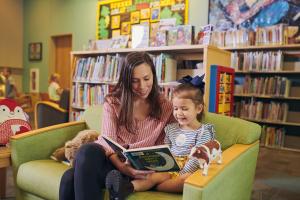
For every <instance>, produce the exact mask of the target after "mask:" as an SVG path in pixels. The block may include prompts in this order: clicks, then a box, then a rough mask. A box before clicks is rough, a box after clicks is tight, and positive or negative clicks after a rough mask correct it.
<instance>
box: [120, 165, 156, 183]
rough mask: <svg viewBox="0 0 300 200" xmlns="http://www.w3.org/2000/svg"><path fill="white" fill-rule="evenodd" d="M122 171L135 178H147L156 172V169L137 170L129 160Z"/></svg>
mask: <svg viewBox="0 0 300 200" xmlns="http://www.w3.org/2000/svg"><path fill="white" fill-rule="evenodd" d="M120 171H121V172H122V173H123V174H125V175H127V176H130V177H132V178H134V179H146V178H147V175H148V174H152V173H154V171H149V170H136V169H134V168H133V167H132V166H131V165H130V164H129V163H128V162H126V163H125V164H124V167H122V169H120Z"/></svg>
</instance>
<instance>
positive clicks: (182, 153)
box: [106, 76, 215, 199]
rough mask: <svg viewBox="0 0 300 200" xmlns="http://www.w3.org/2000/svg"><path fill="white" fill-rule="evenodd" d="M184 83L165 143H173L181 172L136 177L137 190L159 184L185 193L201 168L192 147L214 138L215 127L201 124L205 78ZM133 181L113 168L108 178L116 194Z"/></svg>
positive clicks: (175, 100) (175, 97) (177, 93)
mask: <svg viewBox="0 0 300 200" xmlns="http://www.w3.org/2000/svg"><path fill="white" fill-rule="evenodd" d="M182 82H183V83H182V84H180V85H179V86H177V87H176V88H175V90H174V93H173V99H172V103H173V115H174V117H175V119H176V120H177V122H176V123H171V124H168V125H167V126H166V127H165V132H166V137H165V143H167V144H169V145H170V149H171V152H172V153H173V155H174V156H175V157H176V160H177V162H178V164H179V165H180V167H181V168H182V169H181V171H180V172H179V173H153V174H148V175H147V177H146V178H145V179H143V180H142V179H135V180H132V181H131V184H132V186H133V189H134V191H146V190H148V189H150V188H152V187H154V186H156V189H157V190H159V191H164V192H182V191H183V185H184V181H185V179H186V178H187V177H188V176H189V175H191V174H192V173H193V172H195V171H196V170H197V169H199V164H198V161H197V160H196V159H189V160H188V155H189V153H190V151H191V149H192V147H194V146H200V145H201V144H204V143H206V142H208V141H210V140H212V139H214V135H215V130H214V128H213V126H212V125H211V124H204V123H201V119H202V117H203V107H204V103H203V88H204V82H203V77H198V76H197V77H195V78H193V79H192V78H191V77H185V78H184V79H183V80H182ZM131 184H128V181H124V177H122V175H121V174H120V173H119V172H118V171H114V170H113V171H111V172H110V173H109V174H108V176H107V177H106V185H107V187H108V189H110V192H113V193H124V192H123V191H124V190H126V188H128V187H129V185H131ZM132 186H131V187H132ZM123 198H124V199H125V197H123ZM121 199H122V198H121Z"/></svg>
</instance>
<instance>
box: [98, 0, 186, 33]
mask: <svg viewBox="0 0 300 200" xmlns="http://www.w3.org/2000/svg"><path fill="white" fill-rule="evenodd" d="M169 18H175V19H176V25H182V24H187V23H188V0H104V1H99V2H98V7H97V39H108V38H112V37H113V36H118V35H119V34H121V35H130V34H131V27H132V26H133V25H136V24H143V23H145V22H147V23H149V28H150V27H151V24H152V23H157V22H159V20H160V19H169ZM150 32H151V29H150ZM150 34H151V33H150Z"/></svg>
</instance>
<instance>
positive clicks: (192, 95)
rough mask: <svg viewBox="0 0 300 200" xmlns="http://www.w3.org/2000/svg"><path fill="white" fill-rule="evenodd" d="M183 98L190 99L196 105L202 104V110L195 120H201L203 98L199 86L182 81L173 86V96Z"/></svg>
mask: <svg viewBox="0 0 300 200" xmlns="http://www.w3.org/2000/svg"><path fill="white" fill-rule="evenodd" d="M174 97H177V98H183V99H190V100H192V101H193V103H194V104H195V105H196V106H198V105H203V109H202V112H201V113H199V114H198V115H197V120H198V121H201V120H202V118H203V116H204V112H203V110H204V100H203V92H202V90H201V89H200V88H199V87H196V86H194V85H192V84H191V83H182V84H180V85H178V86H176V87H175V89H174V91H173V98H174Z"/></svg>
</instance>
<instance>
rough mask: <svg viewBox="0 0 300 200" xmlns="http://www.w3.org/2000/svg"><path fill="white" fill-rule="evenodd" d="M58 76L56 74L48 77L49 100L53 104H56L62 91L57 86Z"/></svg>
mask: <svg viewBox="0 0 300 200" xmlns="http://www.w3.org/2000/svg"><path fill="white" fill-rule="evenodd" d="M59 79H60V75H59V74H57V73H54V74H51V76H50V80H49V82H50V84H49V87H48V94H49V99H50V100H51V101H54V102H58V101H59V100H60V95H61V93H62V92H63V89H62V88H61V87H60V86H59Z"/></svg>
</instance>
